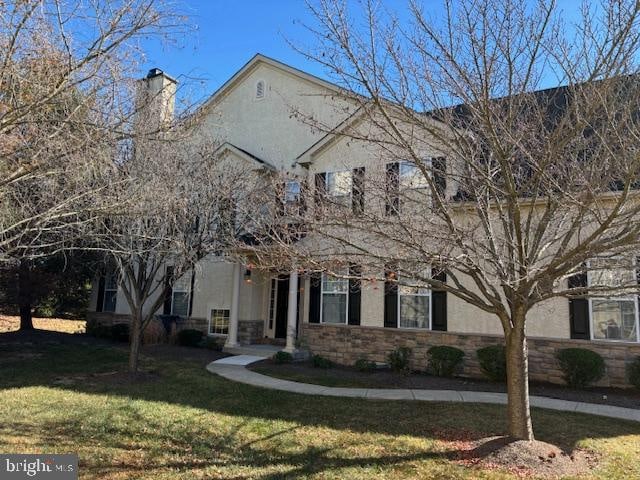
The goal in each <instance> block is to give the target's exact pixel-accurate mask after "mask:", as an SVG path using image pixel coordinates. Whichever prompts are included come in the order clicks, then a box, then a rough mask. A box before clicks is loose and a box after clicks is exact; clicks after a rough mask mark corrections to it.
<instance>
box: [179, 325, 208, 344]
mask: <svg viewBox="0 0 640 480" xmlns="http://www.w3.org/2000/svg"><path fill="white" fill-rule="evenodd" d="M202 335H203V333H202V332H201V331H200V330H194V329H192V328H185V329H184V330H180V331H179V332H178V337H177V340H178V345H182V346H183V347H197V346H198V344H199V343H200V340H202Z"/></svg>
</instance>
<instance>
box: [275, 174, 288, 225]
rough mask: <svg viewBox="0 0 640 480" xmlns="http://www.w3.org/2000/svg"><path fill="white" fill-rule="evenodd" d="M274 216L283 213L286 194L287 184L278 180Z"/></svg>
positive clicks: (282, 214)
mask: <svg viewBox="0 0 640 480" xmlns="http://www.w3.org/2000/svg"><path fill="white" fill-rule="evenodd" d="M275 193H276V216H278V217H282V216H284V213H285V195H286V194H287V184H286V183H285V182H278V183H277V185H276V192H275Z"/></svg>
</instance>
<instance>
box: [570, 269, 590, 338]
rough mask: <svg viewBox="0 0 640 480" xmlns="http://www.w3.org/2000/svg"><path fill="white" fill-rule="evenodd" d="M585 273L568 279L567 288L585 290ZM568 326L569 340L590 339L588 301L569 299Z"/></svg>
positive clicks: (579, 298)
mask: <svg viewBox="0 0 640 480" xmlns="http://www.w3.org/2000/svg"><path fill="white" fill-rule="evenodd" d="M586 287H587V273H586V272H581V273H577V274H575V275H572V276H571V277H569V288H586ZM569 325H570V333H571V338H575V339H583V340H588V339H589V338H591V332H590V330H589V300H588V299H587V298H584V297H572V298H570V299H569Z"/></svg>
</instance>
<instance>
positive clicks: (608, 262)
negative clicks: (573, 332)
mask: <svg viewBox="0 0 640 480" xmlns="http://www.w3.org/2000/svg"><path fill="white" fill-rule="evenodd" d="M619 262H620V259H609V258H607V259H605V258H598V259H592V260H590V261H589V271H588V273H587V281H588V286H589V287H621V286H628V287H635V286H636V285H637V280H636V273H635V270H633V269H629V267H628V266H627V267H626V268H625V267H624V266H623V265H620V264H618V265H617V266H616V263H619ZM595 295H597V293H595ZM589 310H590V316H591V325H592V329H591V331H592V334H591V335H592V338H593V339H594V340H621V341H631V342H637V341H638V304H637V298H636V296H635V295H633V294H631V293H625V294H621V295H616V296H613V297H609V298H598V297H594V298H590V299H589Z"/></svg>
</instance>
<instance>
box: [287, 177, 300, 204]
mask: <svg viewBox="0 0 640 480" xmlns="http://www.w3.org/2000/svg"><path fill="white" fill-rule="evenodd" d="M284 201H285V203H288V204H296V203H298V202H299V201H300V182H298V181H297V180H287V181H286V182H285V185H284Z"/></svg>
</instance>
